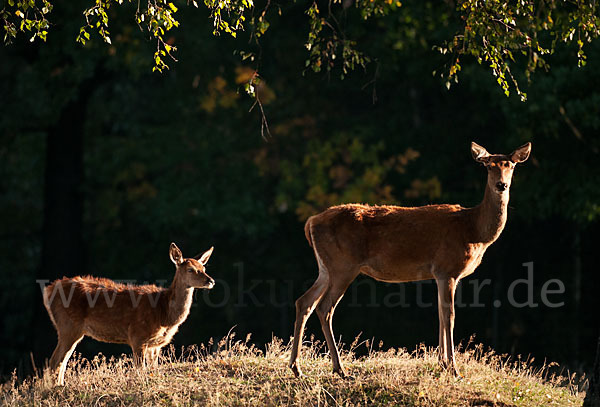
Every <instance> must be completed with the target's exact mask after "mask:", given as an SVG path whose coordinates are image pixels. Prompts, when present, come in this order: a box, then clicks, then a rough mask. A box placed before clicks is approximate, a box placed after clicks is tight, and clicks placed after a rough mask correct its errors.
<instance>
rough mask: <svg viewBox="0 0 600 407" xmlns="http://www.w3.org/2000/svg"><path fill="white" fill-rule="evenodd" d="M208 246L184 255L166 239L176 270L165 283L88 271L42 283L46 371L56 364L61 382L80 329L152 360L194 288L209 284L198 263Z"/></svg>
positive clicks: (202, 261)
mask: <svg viewBox="0 0 600 407" xmlns="http://www.w3.org/2000/svg"><path fill="white" fill-rule="evenodd" d="M212 252H213V248H212V247H211V248H210V249H209V250H208V251H206V252H205V253H204V254H203V255H202V256H198V257H197V258H196V259H192V258H190V259H184V258H183V255H182V254H181V251H180V250H179V248H178V247H177V246H176V245H175V243H171V247H170V248H169V255H170V257H171V261H173V263H175V266H176V270H175V278H174V279H173V283H172V284H171V286H170V287H169V288H162V287H157V286H155V285H143V286H133V285H124V284H119V283H115V282H114V281H112V280H108V279H105V278H94V277H90V276H86V277H74V278H67V277H63V279H62V280H56V281H54V282H53V283H52V284H50V285H49V286H48V287H46V288H45V289H44V305H45V306H46V309H47V310H48V315H49V316H50V319H51V320H52V323H53V324H54V327H55V328H56V331H57V333H58V344H57V345H56V349H55V350H54V353H53V354H52V358H51V359H50V369H51V370H52V372H56V369H59V372H58V378H57V383H58V384H59V385H63V384H64V375H65V369H66V366H67V362H68V360H69V358H70V357H71V354H72V353H73V351H74V350H75V347H76V346H77V344H78V343H79V341H81V339H82V338H83V337H84V336H86V335H87V336H90V337H92V338H94V339H96V340H98V341H102V342H110V343H123V344H128V345H129V346H131V349H132V350H133V356H134V361H135V363H136V364H138V365H142V366H144V365H145V364H146V362H150V363H152V364H156V363H157V362H158V356H159V354H160V349H161V348H162V347H163V346H165V345H167V344H168V343H169V342H171V338H173V335H175V333H176V332H177V329H178V328H179V325H181V324H182V323H183V321H185V319H186V318H187V316H188V314H189V312H190V307H191V305H192V298H193V293H194V288H207V289H210V288H212V287H213V286H214V284H215V281H214V280H213V279H212V278H211V277H209V276H208V275H207V274H206V272H205V269H204V266H205V265H206V263H207V262H208V259H209V258H210V255H211V254H212ZM57 292H58V293H59V295H58V296H57V295H56V293H57Z"/></svg>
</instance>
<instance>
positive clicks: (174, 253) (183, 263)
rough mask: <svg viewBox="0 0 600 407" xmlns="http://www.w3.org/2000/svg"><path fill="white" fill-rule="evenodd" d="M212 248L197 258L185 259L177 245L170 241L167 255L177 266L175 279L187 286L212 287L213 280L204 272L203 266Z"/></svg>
mask: <svg viewBox="0 0 600 407" xmlns="http://www.w3.org/2000/svg"><path fill="white" fill-rule="evenodd" d="M213 249H214V247H211V248H210V249H208V250H207V251H206V252H204V254H202V255H201V256H197V258H189V259H185V258H184V257H183V254H181V250H179V247H177V245H176V244H175V243H171V247H170V248H169V256H170V257H171V261H172V262H173V263H174V264H175V267H176V268H177V269H176V271H175V279H178V280H179V281H181V282H182V283H183V284H184V285H185V286H186V287H188V288H207V289H211V288H213V287H214V285H215V280H213V279H212V278H211V277H210V276H209V275H208V274H206V269H205V268H204V266H205V265H206V263H207V262H208V259H209V258H210V255H211V254H212V252H213Z"/></svg>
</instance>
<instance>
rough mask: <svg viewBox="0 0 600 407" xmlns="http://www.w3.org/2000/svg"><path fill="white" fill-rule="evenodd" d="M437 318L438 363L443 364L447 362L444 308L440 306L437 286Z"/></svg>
mask: <svg viewBox="0 0 600 407" xmlns="http://www.w3.org/2000/svg"><path fill="white" fill-rule="evenodd" d="M438 319H439V321H440V333H439V347H438V355H439V358H440V363H441V364H442V365H444V366H446V365H447V364H448V359H447V358H446V331H445V328H444V326H445V325H444V309H443V307H442V300H441V299H440V296H439V288H438Z"/></svg>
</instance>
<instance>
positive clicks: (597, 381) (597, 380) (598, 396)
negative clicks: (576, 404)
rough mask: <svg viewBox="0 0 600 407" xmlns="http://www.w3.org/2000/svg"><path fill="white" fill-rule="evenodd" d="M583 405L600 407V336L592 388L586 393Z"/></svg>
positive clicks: (591, 383) (591, 379)
mask: <svg viewBox="0 0 600 407" xmlns="http://www.w3.org/2000/svg"><path fill="white" fill-rule="evenodd" d="M583 407H600V336H599V337H598V346H597V348H596V361H595V362H594V369H593V370H592V374H591V375H590V388H589V389H588V391H587V394H586V395H585V400H584V401H583Z"/></svg>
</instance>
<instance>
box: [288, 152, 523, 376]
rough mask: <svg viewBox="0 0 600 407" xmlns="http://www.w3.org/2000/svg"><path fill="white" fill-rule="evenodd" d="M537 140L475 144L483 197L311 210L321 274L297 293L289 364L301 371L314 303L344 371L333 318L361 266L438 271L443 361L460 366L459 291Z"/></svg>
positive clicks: (402, 275) (411, 273)
mask: <svg viewBox="0 0 600 407" xmlns="http://www.w3.org/2000/svg"><path fill="white" fill-rule="evenodd" d="M530 151H531V143H527V144H525V145H524V146H522V147H519V148H518V149H517V150H516V151H515V152H513V153H512V154H509V155H498V154H493V155H491V154H489V153H488V152H487V151H486V150H485V149H484V148H483V147H481V146H479V145H477V144H476V143H472V144H471V153H472V154H473V158H474V159H475V161H477V162H479V163H481V164H483V165H484V166H485V167H486V168H487V172H488V176H487V184H486V187H485V193H484V196H483V201H482V202H481V204H479V205H478V206H476V207H474V208H463V207H461V206H459V205H429V206H422V207H416V208H403V207H398V206H368V205H340V206H334V207H332V208H329V209H327V210H326V211H324V212H322V213H320V214H318V215H315V216H312V217H310V218H309V219H308V220H307V221H306V225H305V227H304V231H305V234H306V239H307V240H308V243H309V244H310V245H311V246H312V247H313V249H314V253H315V257H316V259H317V263H318V266H319V276H318V277H317V280H316V281H315V283H314V284H313V286H312V287H311V288H309V289H308V291H306V293H304V295H302V296H301V297H300V298H298V300H297V301H296V323H295V326H294V342H293V345H292V353H291V357H290V368H291V369H292V371H293V372H294V374H295V375H296V376H300V375H301V374H302V372H301V370H300V368H299V366H298V355H299V353H300V347H301V345H302V337H303V333H304V325H305V323H306V320H307V319H308V317H309V316H310V314H311V313H312V311H313V310H314V309H315V307H316V310H317V315H318V316H319V320H320V322H321V327H322V329H323V333H324V334H325V339H326V341H327V346H328V347H329V352H330V354H331V359H332V362H333V370H334V372H336V373H338V374H339V375H340V376H342V377H343V376H345V373H344V369H343V368H342V366H341V364H340V356H339V352H338V349H337V347H336V344H335V341H334V339H333V332H332V318H333V312H334V311H335V307H336V305H337V304H338V302H339V301H340V299H341V298H342V296H343V295H344V292H345V291H346V289H347V288H348V286H349V285H350V283H352V281H353V280H354V279H355V278H356V277H357V276H358V275H359V274H366V275H367V276H370V277H372V278H374V279H375V280H379V281H385V282H390V283H400V282H405V281H418V280H429V279H435V281H436V283H437V287H438V313H439V329H440V334H439V344H440V345H439V355H440V362H441V363H442V365H444V366H445V367H447V368H449V369H451V370H452V371H453V373H455V374H457V373H458V371H457V369H456V364H455V361H454V340H453V337H452V333H453V329H454V291H455V289H456V285H457V284H458V282H459V281H460V279H462V278H463V277H466V276H468V275H469V274H472V273H473V272H474V271H475V268H477V266H478V265H479V263H481V259H482V257H483V254H484V253H485V251H486V249H487V248H488V247H489V246H490V245H491V244H492V243H494V241H495V240H496V239H498V236H500V233H501V232H502V229H504V225H505V223H506V212H507V205H508V191H509V188H510V183H511V180H512V175H513V170H514V168H515V165H516V164H517V163H522V162H524V161H525V160H527V158H528V157H529V153H530Z"/></svg>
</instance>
